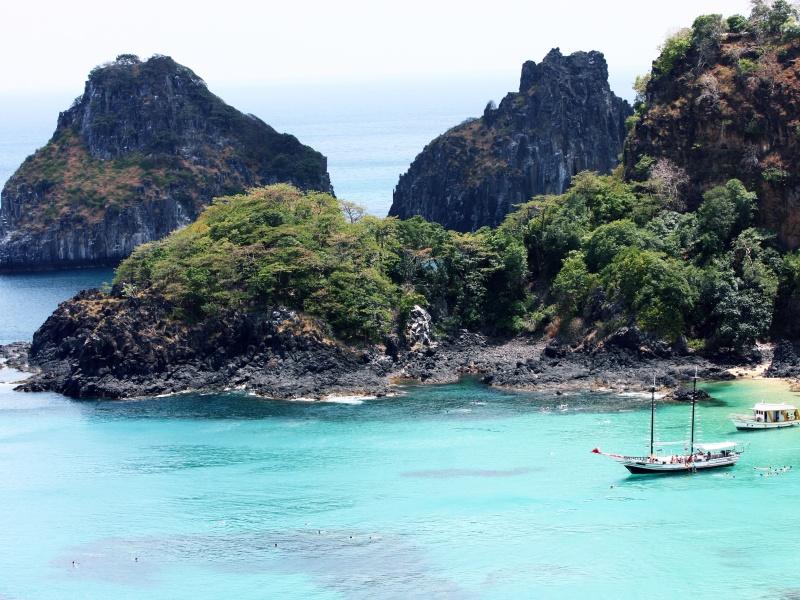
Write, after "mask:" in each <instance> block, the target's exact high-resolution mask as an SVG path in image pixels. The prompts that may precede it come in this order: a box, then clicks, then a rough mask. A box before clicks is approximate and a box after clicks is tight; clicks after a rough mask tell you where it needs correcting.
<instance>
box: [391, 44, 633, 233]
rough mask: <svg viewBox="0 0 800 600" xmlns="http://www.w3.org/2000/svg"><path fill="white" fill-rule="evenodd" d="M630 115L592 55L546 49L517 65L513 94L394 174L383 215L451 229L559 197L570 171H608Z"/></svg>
mask: <svg viewBox="0 0 800 600" xmlns="http://www.w3.org/2000/svg"><path fill="white" fill-rule="evenodd" d="M630 114H631V108H630V106H629V105H628V103H627V102H626V101H625V100H622V99H621V98H618V97H617V96H615V95H614V93H613V92H612V91H611V88H609V85H608V67H607V65H606V61H605V58H604V57H603V55H602V54H601V53H600V52H575V53H574V54H570V55H568V56H564V55H563V54H561V52H560V51H559V50H558V48H555V49H553V50H551V51H550V52H549V53H548V54H547V56H545V57H544V60H542V62H541V63H539V64H537V63H535V62H533V61H528V62H526V63H525V64H524V65H522V75H521V77H520V85H519V92H511V93H509V94H508V95H507V96H506V97H505V98H503V100H502V101H501V102H500V104H499V106H494V104H493V103H490V104H489V105H488V106H487V107H486V110H485V111H484V113H483V116H482V117H481V118H479V119H470V120H468V121H466V122H464V123H462V124H461V125H458V126H457V127H453V128H452V129H450V130H449V131H447V132H446V133H444V134H442V135H441V136H439V137H438V138H436V139H435V140H433V141H432V142H431V143H430V144H428V145H427V146H426V147H425V149H424V150H423V151H422V152H421V153H420V154H419V156H417V158H416V159H414V162H413V163H412V164H411V167H410V168H409V170H408V172H407V173H405V174H404V175H402V176H401V177H400V180H399V182H398V183H397V187H396V188H395V191H394V200H393V202H392V207H391V209H390V211H389V214H390V215H394V216H397V217H400V218H408V217H411V216H414V215H420V216H422V217H424V218H426V219H428V220H430V221H436V222H437V223H441V224H442V225H444V226H445V227H447V228H448V229H455V230H458V231H475V230H476V229H478V228H480V227H483V226H484V225H489V226H492V227H494V226H497V225H499V224H500V223H501V222H502V221H503V219H504V218H505V216H506V215H507V214H508V213H509V212H511V211H512V210H513V208H514V206H515V205H517V204H520V203H522V202H527V201H528V200H530V199H531V198H532V197H534V196H538V195H541V194H560V193H562V192H563V191H564V190H565V189H566V188H567V186H568V185H569V182H570V179H571V178H572V176H574V175H575V174H576V173H579V172H581V171H598V172H601V173H608V172H610V171H611V169H613V168H614V167H615V166H616V165H617V164H618V163H619V155H620V153H621V152H622V144H623V141H624V139H625V119H626V117H628V116H629V115H630Z"/></svg>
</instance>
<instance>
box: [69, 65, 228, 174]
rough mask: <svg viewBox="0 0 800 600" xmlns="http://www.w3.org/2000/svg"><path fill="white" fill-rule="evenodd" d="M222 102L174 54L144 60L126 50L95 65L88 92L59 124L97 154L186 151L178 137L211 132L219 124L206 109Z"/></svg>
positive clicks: (87, 87)
mask: <svg viewBox="0 0 800 600" xmlns="http://www.w3.org/2000/svg"><path fill="white" fill-rule="evenodd" d="M215 105H217V106H215ZM219 105H223V102H222V100H220V99H219V98H217V97H216V96H214V95H213V94H212V93H211V92H209V91H208V88H207V87H206V84H205V82H204V81H203V80H202V79H201V78H200V77H198V76H197V75H195V73H194V72H192V70H191V69H189V68H187V67H184V66H183V65H179V64H178V63H176V62H175V61H174V60H172V58H170V57H169V56H161V55H156V56H153V57H152V58H150V59H149V60H147V61H144V62H143V61H141V60H139V58H138V57H137V56H135V55H132V54H123V55H120V56H118V57H117V59H116V60H115V61H113V62H110V63H106V64H104V65H102V66H99V67H96V68H95V69H93V70H92V72H91V73H90V74H89V78H88V80H87V81H86V86H85V88H84V92H83V95H82V96H80V97H79V98H78V99H77V100H76V101H75V103H74V104H73V105H72V106H71V107H70V108H69V110H67V111H64V112H62V113H61V114H60V115H59V118H58V127H59V129H64V128H72V129H73V130H75V131H76V132H78V133H79V134H80V136H81V138H82V139H83V141H84V142H85V143H86V146H87V148H88V150H89V153H90V154H91V155H92V156H93V157H95V158H102V159H111V158H118V157H120V156H123V155H125V154H127V153H130V152H143V153H145V154H151V153H164V152H166V153H173V154H174V153H177V152H178V151H183V153H185V152H186V151H187V149H188V148H186V147H183V148H180V147H179V146H178V142H179V141H189V142H197V141H200V140H199V139H198V138H201V137H203V136H200V135H198V134H201V133H206V135H209V134H211V133H212V132H213V130H214V129H215V128H216V127H215V126H216V125H217V124H216V123H213V122H212V121H209V120H206V119H204V118H203V117H204V116H205V115H204V113H208V112H209V110H211V111H213V110H214V109H215V108H218V107H219ZM187 138H188V140H187ZM193 138H194V139H193ZM191 145H192V144H190V146H191Z"/></svg>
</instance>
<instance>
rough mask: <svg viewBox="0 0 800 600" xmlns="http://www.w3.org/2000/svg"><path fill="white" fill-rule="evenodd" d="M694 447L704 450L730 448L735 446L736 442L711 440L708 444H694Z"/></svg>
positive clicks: (711, 450)
mask: <svg viewBox="0 0 800 600" xmlns="http://www.w3.org/2000/svg"><path fill="white" fill-rule="evenodd" d="M694 447H695V448H697V449H698V450H702V451H704V452H713V451H714V450H732V449H733V448H735V447H736V442H712V443H709V444H695V445H694Z"/></svg>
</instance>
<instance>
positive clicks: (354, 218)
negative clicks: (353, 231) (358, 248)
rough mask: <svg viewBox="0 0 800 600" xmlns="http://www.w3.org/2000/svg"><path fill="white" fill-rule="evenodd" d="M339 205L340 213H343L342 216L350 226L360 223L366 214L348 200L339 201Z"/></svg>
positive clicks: (363, 209)
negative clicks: (340, 207)
mask: <svg viewBox="0 0 800 600" xmlns="http://www.w3.org/2000/svg"><path fill="white" fill-rule="evenodd" d="M339 203H340V204H341V206H342V212H343V213H344V216H345V217H346V218H347V220H348V221H349V222H350V223H351V224H352V223H357V222H358V221H360V220H361V219H362V218H363V217H364V213H366V209H365V208H364V207H363V206H361V205H360V204H356V203H355V202H350V201H349V200H340V201H339Z"/></svg>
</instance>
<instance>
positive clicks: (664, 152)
mask: <svg viewBox="0 0 800 600" xmlns="http://www.w3.org/2000/svg"><path fill="white" fill-rule="evenodd" d="M713 16H714V15H710V16H709V18H710V17H713ZM698 21H700V20H698ZM743 27H747V28H748V29H749V30H744V31H737V32H717V33H716V35H713V34H705V35H703V33H702V31H701V30H699V29H698V25H697V22H696V26H695V28H694V29H693V30H688V29H687V30H684V31H683V32H681V33H679V34H677V36H676V37H674V38H673V39H672V40H671V41H669V42H668V46H667V47H666V49H667V50H668V51H669V50H672V52H671V54H670V55H668V58H671V61H666V60H664V58H659V60H657V61H656V63H654V69H653V72H652V74H651V78H650V81H649V84H648V85H647V87H646V90H645V91H644V93H643V96H644V97H643V98H642V99H641V103H640V104H639V108H638V109H637V113H638V115H637V119H638V120H637V122H636V124H635V125H634V128H633V129H632V131H631V132H630V136H629V138H628V140H627V142H626V147H625V152H624V161H625V171H626V176H627V177H629V178H632V179H645V178H647V177H648V176H653V172H652V167H653V166H654V165H655V164H656V163H657V162H659V161H666V162H665V163H662V164H666V165H667V166H668V168H667V175H668V176H669V174H670V173H671V174H672V177H673V179H674V180H675V181H676V182H681V181H682V182H684V183H683V190H682V192H683V195H684V198H685V200H686V203H687V204H688V208H690V209H691V208H694V207H696V206H697V204H698V203H699V202H700V200H701V198H702V193H703V192H704V191H705V190H707V189H709V188H710V187H712V186H714V185H719V184H722V183H724V182H725V181H727V180H729V179H731V178H737V179H740V180H742V181H743V182H744V183H745V185H746V186H747V187H748V189H752V190H754V191H756V192H757V194H758V198H759V208H760V210H759V218H760V220H761V223H762V225H764V226H766V227H768V228H770V229H772V230H773V231H775V232H777V234H778V237H779V239H780V240H781V241H782V242H783V243H784V244H785V245H786V246H787V247H789V248H797V247H798V246H800V143H798V133H800V60H798V59H799V58H800V41H798V40H796V39H795V40H793V41H791V40H787V39H786V38H785V36H782V35H781V34H780V33H778V32H776V33H773V34H771V33H769V32H768V31H757V30H756V27H757V23H754V22H753V19H752V18H751V20H750V22H749V23H747V24H745V25H743ZM681 36H682V37H681ZM663 56H664V55H663V54H662V57H663Z"/></svg>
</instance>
